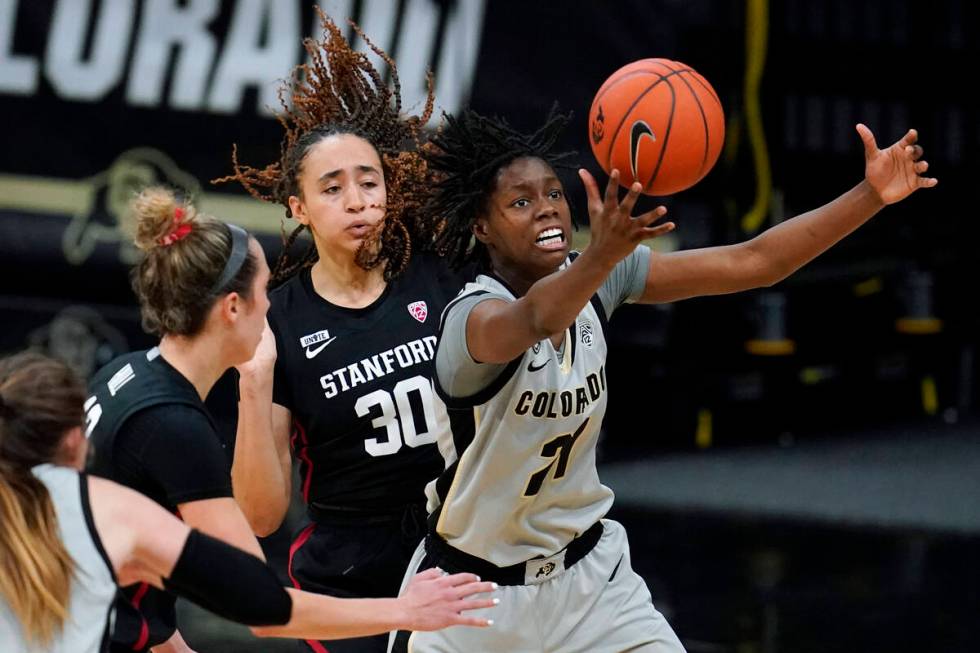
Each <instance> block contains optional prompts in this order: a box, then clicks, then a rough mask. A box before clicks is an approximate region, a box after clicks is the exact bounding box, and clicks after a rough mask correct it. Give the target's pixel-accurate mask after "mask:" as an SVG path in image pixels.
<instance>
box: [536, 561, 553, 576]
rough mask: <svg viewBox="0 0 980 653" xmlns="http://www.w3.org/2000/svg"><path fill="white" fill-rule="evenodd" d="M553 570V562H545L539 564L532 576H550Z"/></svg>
mask: <svg viewBox="0 0 980 653" xmlns="http://www.w3.org/2000/svg"><path fill="white" fill-rule="evenodd" d="M554 570H555V563H553V562H546V563H545V564H543V565H541V568H540V569H538V573H536V574H534V577H535V578H541V577H542V576H550V575H551V572H553V571H554Z"/></svg>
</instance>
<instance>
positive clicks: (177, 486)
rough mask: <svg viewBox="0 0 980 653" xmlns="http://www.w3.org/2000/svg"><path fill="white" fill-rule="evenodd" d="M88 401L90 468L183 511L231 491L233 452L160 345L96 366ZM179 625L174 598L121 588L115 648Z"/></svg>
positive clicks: (139, 644)
mask: <svg viewBox="0 0 980 653" xmlns="http://www.w3.org/2000/svg"><path fill="white" fill-rule="evenodd" d="M89 389H90V392H91V396H89V398H88V400H87V401H86V402H85V415H86V423H87V426H86V434H87V435H88V437H89V439H90V441H91V443H92V451H93V457H92V459H91V461H90V463H89V471H90V472H91V473H93V474H95V475H97V476H102V477H105V478H108V479H111V480H113V481H116V482H117V483H120V484H122V485H125V486H127V487H130V488H132V489H134V490H136V491H137V492H140V493H141V494H144V495H146V496H148V497H150V498H151V499H153V500H154V501H156V502H157V503H159V504H160V505H161V506H163V507H164V508H166V509H167V510H169V511H170V512H173V513H175V514H177V513H178V510H177V507H178V505H179V504H181V503H185V502H189V501H197V500H203V499H212V498H217V497H228V496H231V477H230V471H229V464H228V458H227V456H226V454H225V453H224V451H223V449H222V445H221V442H220V439H219V437H218V434H217V429H216V427H215V424H214V421H213V420H212V418H211V416H210V414H209V413H208V411H207V409H206V408H205V407H204V404H203V403H202V402H201V399H200V397H199V395H198V394H197V390H196V389H195V388H194V386H193V385H192V384H191V382H190V381H188V380H187V379H186V378H185V377H184V376H183V375H182V374H181V373H180V372H178V371H177V370H176V369H174V368H173V367H172V366H171V365H170V364H169V363H167V361H165V360H164V359H163V358H162V357H161V356H160V355H159V350H158V349H156V348H153V349H151V350H149V351H139V352H134V353H131V354H125V355H123V356H120V357H119V358H117V359H115V360H113V361H112V362H111V363H109V364H108V365H106V366H105V367H103V368H102V369H101V370H99V371H98V372H97V373H96V374H95V376H94V377H93V378H92V381H91V383H90V385H89ZM175 628H176V614H175V610H174V597H173V596H172V595H170V594H167V593H165V592H161V591H159V590H157V589H154V588H152V587H150V586H148V585H146V584H145V583H140V584H137V585H132V586H130V587H126V588H122V589H121V590H120V598H119V600H118V601H117V602H116V620H115V626H114V628H113V633H112V650H113V651H116V650H126V651H133V650H135V651H141V650H146V649H148V648H149V647H151V646H153V645H156V644H159V643H161V642H164V641H166V640H167V639H169V638H170V636H171V635H172V634H173V632H174V629H175Z"/></svg>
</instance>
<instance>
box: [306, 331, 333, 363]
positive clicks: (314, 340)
mask: <svg viewBox="0 0 980 653" xmlns="http://www.w3.org/2000/svg"><path fill="white" fill-rule="evenodd" d="M336 339H337V336H334V337H332V338H331V337H330V332H329V331H327V330H326V329H323V330H322V331H317V332H316V333H311V334H310V335H308V336H303V337H302V338H300V339H299V346H300V347H304V348H305V349H306V358H308V359H310V360H312V359H313V358H314V357H315V356H316V355H317V354H319V353H320V352H321V351H323V350H324V349H325V348H326V346H327V345H329V344H330V343H331V342H333V341H334V340H336ZM313 345H317V346H316V347H314V346H313Z"/></svg>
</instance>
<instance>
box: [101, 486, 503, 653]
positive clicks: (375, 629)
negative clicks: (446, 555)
mask: <svg viewBox="0 0 980 653" xmlns="http://www.w3.org/2000/svg"><path fill="white" fill-rule="evenodd" d="M86 480H87V481H88V484H89V497H90V504H91V507H92V514H93V520H94V522H95V528H96V531H97V532H98V534H99V536H100V539H101V540H102V544H103V547H104V548H105V550H106V554H107V556H108V557H109V561H110V563H111V564H112V567H113V569H114V570H115V572H116V578H117V582H119V583H121V584H130V583H134V582H139V581H146V582H153V583H154V584H158V583H159V579H160V578H164V579H166V581H165V582H166V589H168V590H170V591H173V592H174V593H176V594H178V595H180V596H183V597H185V598H188V599H190V600H191V601H194V602H195V603H197V604H198V605H201V606H202V607H204V608H206V609H208V610H211V611H212V612H214V613H216V614H218V615H220V616H223V617H225V618H228V619H232V620H234V621H238V622H240V623H244V624H248V625H251V626H255V627H256V628H255V631H256V634H259V635H266V636H279V637H296V638H302V639H336V638H340V637H357V636H362V635H373V634H377V633H383V632H388V631H390V630H437V629H439V628H445V627H447V626H452V625H469V626H487V625H489V623H488V621H487V620H486V619H485V618H481V617H473V616H469V615H464V614H463V613H464V612H466V611H468V610H475V609H480V608H489V607H493V605H494V600H493V598H491V597H489V596H486V595H487V594H488V593H489V592H492V591H493V590H494V586H493V584H492V583H488V582H480V581H479V579H478V578H477V577H476V576H474V575H473V574H455V575H452V576H443V575H442V573H441V572H439V571H438V570H429V571H426V572H423V573H422V574H418V575H417V576H416V577H415V578H414V579H413V581H412V582H410V583H409V585H408V587H407V588H406V590H405V592H404V593H403V594H402V595H401V596H399V597H398V598H397V599H338V598H333V597H328V596H321V595H318V594H310V593H308V592H302V591H298V590H292V589H290V590H288V591H287V590H285V589H284V588H283V587H282V586H281V585H279V581H278V579H277V578H276V576H275V574H274V573H273V572H272V570H271V569H269V568H268V567H267V566H266V565H265V564H264V563H263V562H262V561H261V560H259V559H258V558H256V557H255V556H254V555H251V554H249V553H247V552H245V551H242V550H241V549H238V548H235V547H233V546H231V545H228V544H225V543H224V542H222V541H220V540H217V539H215V538H212V537H209V536H207V535H204V534H202V533H200V532H199V531H196V530H191V529H190V528H188V526H187V525H186V524H184V523H183V522H181V521H180V520H179V519H177V518H176V517H174V516H173V515H171V514H170V513H168V512H167V511H166V510H164V509H163V508H162V507H161V506H159V505H158V504H157V503H155V502H154V501H152V500H150V499H148V498H146V497H144V496H142V495H141V494H138V493H136V492H134V491H133V490H130V489H129V488H125V487H122V486H120V485H117V484H115V483H112V482H111V481H107V480H103V479H100V478H94V477H88V478H87V479H86ZM476 595H483V596H476Z"/></svg>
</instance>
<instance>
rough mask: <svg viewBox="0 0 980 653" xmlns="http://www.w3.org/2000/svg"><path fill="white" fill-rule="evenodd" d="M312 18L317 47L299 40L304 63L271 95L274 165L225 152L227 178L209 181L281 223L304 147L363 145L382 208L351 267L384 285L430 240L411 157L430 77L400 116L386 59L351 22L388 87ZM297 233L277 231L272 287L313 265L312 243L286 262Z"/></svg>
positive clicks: (326, 23)
mask: <svg viewBox="0 0 980 653" xmlns="http://www.w3.org/2000/svg"><path fill="white" fill-rule="evenodd" d="M317 11H318V13H319V15H320V22H321V24H322V26H323V30H324V33H323V37H322V39H321V40H320V41H315V40H313V39H311V38H307V39H304V40H303V47H304V48H305V49H306V52H307V53H308V54H309V63H305V64H300V65H299V66H296V68H294V69H293V73H292V79H291V82H290V83H286V84H283V86H281V87H280V89H279V102H280V104H281V105H282V113H281V114H280V115H279V116H278V118H279V122H280V124H282V126H283V129H284V130H285V135H284V137H283V141H282V146H281V156H280V160H279V161H276V162H274V163H270V164H268V165H267V166H266V167H264V168H253V167H251V166H248V165H244V164H241V163H240V162H239V161H238V148H237V145H236V146H235V147H234V148H233V150H232V165H233V166H234V170H235V172H234V174H232V175H228V176H226V177H222V178H220V179H215V180H214V183H218V182H224V181H231V180H234V181H238V182H239V183H240V184H241V185H242V186H243V187H244V188H245V190H247V191H248V193H249V194H250V195H252V197H255V198H257V199H260V200H263V201H266V202H275V203H278V204H281V205H283V206H284V207H285V208H286V217H287V218H291V217H292V211H291V210H290V208H289V197H290V196H291V195H294V196H300V193H301V191H300V186H299V175H300V173H301V172H302V166H303V162H304V160H305V158H306V156H307V154H308V153H309V151H310V148H312V147H313V146H314V145H316V144H317V143H319V142H320V141H321V140H323V139H324V138H327V137H329V136H333V135H337V134H352V135H354V136H358V137H360V138H363V139H364V140H366V141H367V142H368V143H370V144H371V145H372V146H373V147H374V148H375V150H377V152H378V155H379V158H380V159H381V164H382V168H383V172H384V177H385V185H386V188H387V204H386V206H385V207H384V208H385V220H384V224H383V227H382V229H381V230H380V233H378V234H376V235H375V236H374V238H372V239H368V240H366V241H365V242H364V243H363V244H362V245H361V247H360V248H359V249H358V252H357V254H356V260H357V263H358V264H359V265H360V266H361V267H363V268H364V269H367V270H370V269H373V268H375V267H377V266H378V265H381V264H382V263H383V264H384V266H385V267H384V276H385V280H391V279H392V278H393V277H395V276H397V275H398V274H399V273H400V272H401V271H402V270H404V268H405V266H406V265H407V264H408V260H409V257H410V256H411V250H412V241H413V240H417V241H418V242H423V241H424V240H425V239H426V236H428V238H429V239H430V240H431V234H432V233H433V227H432V226H431V225H429V224H427V223H426V219H425V215H426V214H425V213H423V212H422V211H421V210H420V209H421V207H422V205H423V203H424V194H425V192H426V188H427V176H426V164H425V161H424V160H423V159H422V157H421V156H420V155H419V153H418V149H419V143H420V139H421V137H422V130H423V128H424V127H425V125H426V123H428V121H429V118H430V117H431V116H432V107H433V104H434V97H433V93H432V76H431V74H430V75H429V82H428V96H427V97H426V103H425V107H424V109H423V110H422V112H421V114H420V115H418V116H408V117H402V116H401V108H402V105H401V86H400V83H399V80H398V70H397V69H396V67H395V62H394V61H393V60H392V59H391V57H389V56H388V55H387V54H386V53H385V52H384V51H382V50H381V49H380V48H379V47H377V46H376V45H374V43H372V42H371V41H370V39H368V38H367V36H366V35H365V34H364V33H363V32H362V31H361V29H360V28H359V27H358V26H357V25H356V24H354V23H353V22H352V23H351V26H352V27H353V28H354V30H355V31H356V32H357V34H358V35H359V36H360V37H361V38H362V39H363V40H364V42H365V43H367V44H368V46H369V47H370V48H371V49H372V50H373V51H374V52H375V54H377V55H378V56H379V57H381V59H383V60H384V61H385V63H386V64H387V65H388V68H389V70H390V75H391V80H392V82H391V86H389V85H388V84H386V83H385V81H384V79H383V77H382V75H381V74H380V73H379V72H378V71H377V70H376V69H375V68H374V66H373V65H372V64H371V61H370V59H368V57H367V55H365V54H363V53H360V52H356V51H355V50H354V49H353V48H351V45H350V43H348V41H347V39H346V38H344V34H343V33H342V32H341V30H340V28H339V27H337V25H336V24H335V23H334V22H333V21H332V20H331V19H330V18H329V17H327V16H326V14H324V13H323V11H322V10H320V9H319V8H317ZM304 229H308V227H307V226H305V225H298V226H297V227H296V228H295V229H293V230H292V232H291V233H290V234H289V235H288V236H286V234H285V230H284V231H283V250H282V253H281V254H280V256H279V259H278V261H277V262H276V265H275V266H274V268H273V270H272V283H273V284H278V283H281V282H282V281H284V280H286V279H288V278H289V277H290V276H292V275H293V274H294V273H295V272H296V271H297V270H299V269H301V268H304V267H308V266H310V265H312V264H313V263H314V262H316V261H317V259H318V258H319V256H318V254H317V251H316V246H315V244H311V245H310V246H309V247H308V248H307V250H306V251H305V253H303V254H302V255H301V256H300V257H299V258H298V259H297V260H291V259H290V249H291V247H292V246H293V244H294V243H295V241H296V239H297V237H298V236H299V235H300V234H301V233H302V232H303V230H304ZM379 240H380V245H379V242H378V241H379Z"/></svg>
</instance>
